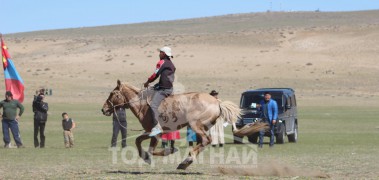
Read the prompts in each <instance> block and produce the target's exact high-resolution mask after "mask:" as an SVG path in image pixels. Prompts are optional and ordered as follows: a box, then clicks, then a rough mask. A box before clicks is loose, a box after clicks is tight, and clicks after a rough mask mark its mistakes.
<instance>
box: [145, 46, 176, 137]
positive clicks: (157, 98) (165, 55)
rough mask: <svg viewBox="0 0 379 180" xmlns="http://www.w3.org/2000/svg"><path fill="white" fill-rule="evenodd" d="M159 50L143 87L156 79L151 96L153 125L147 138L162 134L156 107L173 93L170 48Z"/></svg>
mask: <svg viewBox="0 0 379 180" xmlns="http://www.w3.org/2000/svg"><path fill="white" fill-rule="evenodd" d="M158 50H159V52H160V53H159V58H160V60H159V61H158V64H157V67H156V70H155V72H154V73H153V75H151V76H150V77H149V78H148V80H147V81H146V82H145V84H144V87H148V86H149V83H151V82H153V81H155V80H156V79H157V78H158V77H160V78H159V82H158V83H157V84H155V85H154V90H155V93H154V95H153V98H152V100H151V104H150V107H151V110H152V112H153V125H154V128H153V129H152V130H151V133H150V134H149V136H151V137H152V136H156V135H158V134H160V133H162V128H161V126H160V125H159V122H158V118H159V112H158V107H159V105H160V104H161V101H162V100H163V99H165V98H166V97H167V96H169V95H171V93H172V91H173V82H174V79H175V70H176V68H175V66H174V64H173V63H172V61H171V59H170V58H173V56H172V54H171V48H170V47H167V46H165V47H163V48H160V49H158Z"/></svg>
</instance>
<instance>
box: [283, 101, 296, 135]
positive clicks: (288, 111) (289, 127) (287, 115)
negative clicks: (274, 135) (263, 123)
mask: <svg viewBox="0 0 379 180" xmlns="http://www.w3.org/2000/svg"><path fill="white" fill-rule="evenodd" d="M283 97H284V98H285V102H286V103H285V106H284V109H285V112H284V119H283V120H285V122H286V132H292V131H293V123H294V122H293V120H292V107H291V98H290V97H289V96H288V94H284V96H283Z"/></svg>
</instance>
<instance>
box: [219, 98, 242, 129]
mask: <svg viewBox="0 0 379 180" xmlns="http://www.w3.org/2000/svg"><path fill="white" fill-rule="evenodd" d="M220 110H221V114H220V118H222V119H223V120H224V121H227V122H229V123H230V124H233V125H235V123H236V122H237V120H238V119H239V118H241V115H242V112H241V109H240V108H239V107H238V106H237V105H236V104H234V103H233V102H230V101H222V102H220Z"/></svg>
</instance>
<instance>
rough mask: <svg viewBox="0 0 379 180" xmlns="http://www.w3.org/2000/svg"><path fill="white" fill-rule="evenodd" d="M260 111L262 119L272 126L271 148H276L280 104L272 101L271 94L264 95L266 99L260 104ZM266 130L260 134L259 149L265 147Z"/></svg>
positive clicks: (270, 130)
mask: <svg viewBox="0 0 379 180" xmlns="http://www.w3.org/2000/svg"><path fill="white" fill-rule="evenodd" d="M259 110H260V111H261V117H262V119H263V122H265V123H268V124H269V125H270V129H269V132H270V147H273V146H274V136H275V134H274V127H275V124H276V120H277V119H278V104H277V103H276V101H275V100H273V99H271V94H270V93H269V92H265V93H264V99H263V100H262V101H261V102H260V107H259ZM264 134H265V130H264V129H263V130H261V131H260V132H259V144H258V147H259V148H262V146H263V136H264Z"/></svg>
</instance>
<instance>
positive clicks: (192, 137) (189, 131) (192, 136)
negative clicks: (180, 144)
mask: <svg viewBox="0 0 379 180" xmlns="http://www.w3.org/2000/svg"><path fill="white" fill-rule="evenodd" d="M187 141H188V145H189V146H190V147H193V142H196V145H198V144H200V142H199V141H198V137H197V134H196V133H195V131H193V129H192V128H191V126H189V125H188V126H187Z"/></svg>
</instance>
